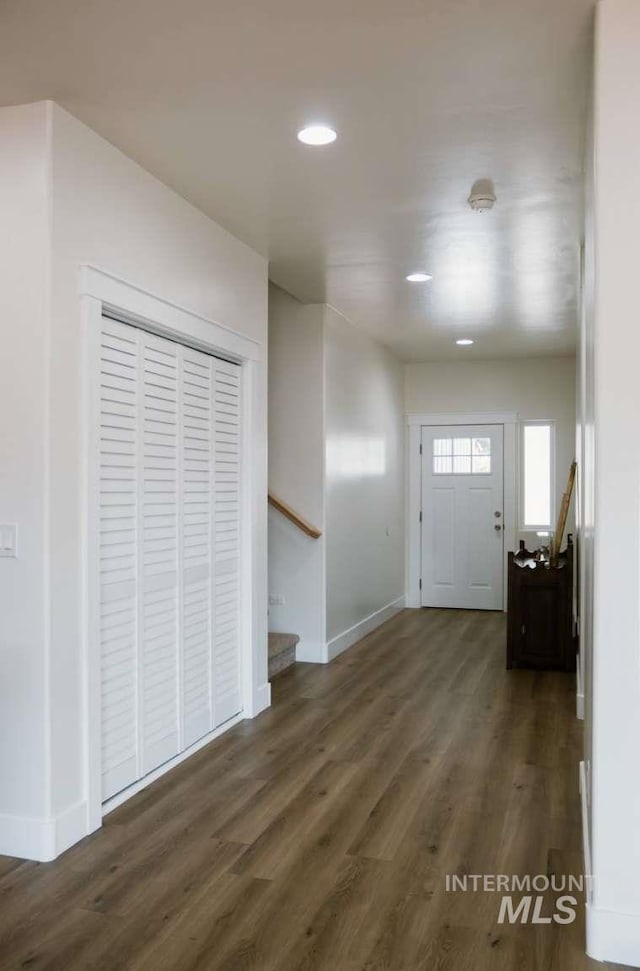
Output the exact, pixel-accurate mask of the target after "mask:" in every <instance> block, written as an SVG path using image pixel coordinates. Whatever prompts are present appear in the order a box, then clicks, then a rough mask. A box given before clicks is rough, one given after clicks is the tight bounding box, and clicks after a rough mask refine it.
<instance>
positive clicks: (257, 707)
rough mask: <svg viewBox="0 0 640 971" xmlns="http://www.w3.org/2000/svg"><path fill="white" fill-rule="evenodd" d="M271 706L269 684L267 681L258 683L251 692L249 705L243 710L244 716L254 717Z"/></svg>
mask: <svg viewBox="0 0 640 971" xmlns="http://www.w3.org/2000/svg"><path fill="white" fill-rule="evenodd" d="M270 706H271V685H270V684H269V682H268V681H267V682H265V684H261V685H259V686H258V687H257V688H256V690H255V692H254V693H253V698H252V699H251V705H250V707H249V708H247V709H246V711H245V712H244V717H245V718H255V717H256V715H259V714H260V712H261V711H265V709H266V708H269V707H270Z"/></svg>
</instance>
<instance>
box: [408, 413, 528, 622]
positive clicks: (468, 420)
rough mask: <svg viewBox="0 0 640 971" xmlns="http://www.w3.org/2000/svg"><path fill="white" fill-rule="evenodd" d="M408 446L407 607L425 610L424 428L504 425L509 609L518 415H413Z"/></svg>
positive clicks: (514, 538)
mask: <svg viewBox="0 0 640 971" xmlns="http://www.w3.org/2000/svg"><path fill="white" fill-rule="evenodd" d="M406 419H407V427H408V445H407V502H406V510H407V516H406V537H407V541H406V569H407V607H420V606H422V595H421V591H420V578H421V574H422V551H421V542H420V539H421V536H420V533H421V531H420V528H419V526H420V504H421V493H422V461H421V456H420V442H421V438H422V426H423V425H502V426H503V430H504V431H503V435H504V438H503V441H504V445H503V447H504V458H503V461H504V466H503V470H504V471H503V475H504V550H505V555H504V567H503V585H502V586H503V598H502V600H503V609H504V610H506V609H507V562H508V561H507V552H508V550H510V549H515V548H516V540H517V482H518V479H517V435H516V425H517V424H518V415H517V413H516V412H490V411H477V412H461V413H456V412H446V413H436V414H428V413H426V414H425V413H412V414H408V415H407V416H406Z"/></svg>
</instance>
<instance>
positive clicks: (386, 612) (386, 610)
mask: <svg viewBox="0 0 640 971" xmlns="http://www.w3.org/2000/svg"><path fill="white" fill-rule="evenodd" d="M406 602H407V598H406V596H405V595H403V596H402V597H398V598H397V599H396V600H392V601H391V603H388V604H387V605H386V606H385V607H381V608H380V610H376V611H375V612H374V613H373V614H369V616H368V617H365V618H364V620H361V621H360V622H359V623H357V624H354V625H353V627H350V628H349V629H348V630H345V631H343V632H342V634H338V636H337V637H333V638H332V639H331V640H330V641H329V642H328V644H327V648H326V655H325V656H326V660H327V661H333V659H334V657H337V656H338V655H339V654H342V652H343V651H346V650H347V649H348V648H350V647H352V646H353V645H354V644H355V643H356V641H359V640H361V639H362V638H363V637H366V635H367V634H370V633H371V631H372V630H375V629H376V627H379V626H380V624H384V622H385V620H389V618H390V617H393V616H394V614H397V613H399V611H401V610H404V608H405V606H406Z"/></svg>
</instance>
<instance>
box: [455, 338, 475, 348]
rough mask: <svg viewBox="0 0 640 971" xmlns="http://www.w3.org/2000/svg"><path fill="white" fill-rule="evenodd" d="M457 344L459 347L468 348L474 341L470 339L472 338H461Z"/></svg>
mask: <svg viewBox="0 0 640 971" xmlns="http://www.w3.org/2000/svg"><path fill="white" fill-rule="evenodd" d="M456 344H457V345H458V346H459V347H468V346H469V344H473V341H472V340H471V338H470V337H460V338H459V339H458V340H457V341H456Z"/></svg>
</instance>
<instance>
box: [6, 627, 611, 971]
mask: <svg viewBox="0 0 640 971" xmlns="http://www.w3.org/2000/svg"><path fill="white" fill-rule="evenodd" d="M504 638H505V620H504V617H503V616H502V615H501V614H495V613H481V612H462V611H447V610H419V611H415V610H414V611H409V610H407V611H404V612H403V613H402V614H400V615H398V616H397V617H395V618H394V619H393V620H391V621H389V622H388V623H387V624H385V625H384V626H383V627H381V628H379V629H378V630H377V631H375V632H374V633H373V634H371V635H369V637H367V638H365V640H363V641H361V642H360V643H359V644H358V645H356V646H355V647H354V648H352V649H351V650H350V651H348V652H347V653H345V654H343V655H342V656H341V657H340V658H338V659H337V660H336V661H334V662H333V663H332V664H331V665H328V666H327V667H320V666H315V665H305V664H300V665H296V667H295V669H293V670H292V671H291V672H287V673H286V674H284V675H282V676H281V678H279V679H277V680H276V681H275V682H274V684H273V707H272V708H271V710H270V711H268V712H265V713H264V714H263V715H261V716H260V718H258V719H256V720H255V721H253V722H244V723H242V724H241V725H239V726H238V727H236V728H234V729H233V730H231V731H230V732H229V733H227V734H226V735H225V736H223V737H222V738H221V739H219V740H217V741H215V742H213V743H212V744H211V745H209V746H208V747H207V748H205V749H202V750H201V751H200V752H199V753H198V754H197V755H195V756H193V757H192V758H191V759H189V760H188V761H187V762H185V763H183V764H182V765H181V766H179V767H178V768H177V769H175V770H174V771H173V772H171V773H169V774H168V775H166V776H165V777H163V778H162V779H160V780H159V781H158V782H156V783H155V784H154V785H152V786H150V787H149V788H148V789H146V790H144V791H143V792H141V793H140V794H139V795H137V796H135V797H134V798H133V799H131V800H129V802H127V803H126V804H125V805H123V806H122V807H120V808H119V809H117V810H116V811H114V812H113V813H112V814H110V815H109V816H108V817H107V818H106V819H105V824H104V827H103V828H102V830H101V831H100V832H98V833H96V834H95V835H94V836H92V837H90V838H89V839H87V840H84V841H83V842H82V843H81V844H79V845H78V846H76V847H74V848H73V849H71V850H69V851H68V852H67V853H66V854H64V856H62V857H61V858H60V859H59V860H57V861H56V862H55V863H50V864H34V863H25V862H21V861H17V860H10V859H7V858H6V857H5V858H2V857H0V968H2V969H14V968H24V967H29V968H49V969H56V971H57V969H60V971H75V969H82V971H85V969H87V971H88V969H91V971H93V969H108V971H116V969H121V968H122V969H124V968H126V969H128V971H129V969H136V971H138V969H145V971H163V969H172V971H174V969H175V971H191V969H194V971H195V969H198V971H208V969H254V971H294V969H295V971H297V969H306V971H311V969H322V971H365V969H367V971H383V969H386V971H413V969H425V971H445V969H446V971H449V969H450V971H484V969H496V971H502V969H519V971H527V969H536V971H556V969H557V971H574V969H587V968H593V969H594V971H596V969H603V968H606V967H607V966H606V965H601V964H597V963H596V962H591V961H589V960H588V959H587V958H585V957H584V952H583V936H584V919H583V909H582V903H583V900H582V898H581V899H580V907H579V911H578V918H577V920H576V921H575V923H573V924H569V925H565V926H560V925H558V924H555V923H552V924H545V925H537V926H534V925H521V924H516V925H510V924H508V923H506V924H498V923H497V917H498V910H499V903H500V894H496V893H484V892H477V893H447V892H445V874H448V873H449V874H451V873H457V874H465V873H470V874H480V873H487V874H494V873H503V874H512V873H514V874H527V873H529V874H531V875H534V874H550V873H555V874H558V875H560V874H580V873H581V869H582V854H581V825H580V805H579V798H578V762H579V759H580V735H581V728H580V723H579V722H577V721H576V719H575V716H574V710H575V684H574V679H573V677H572V676H570V675H567V674H554V673H535V672H530V671H509V672H507V671H505V669H504ZM553 896H554V897H555V895H553ZM515 899H516V901H517V899H519V897H518V895H516V898H515ZM546 907H547V910H546V912H547V913H548V912H550V911H549V908H551V910H552V901H551V900H550V898H549V897H548V895H547V900H546Z"/></svg>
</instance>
